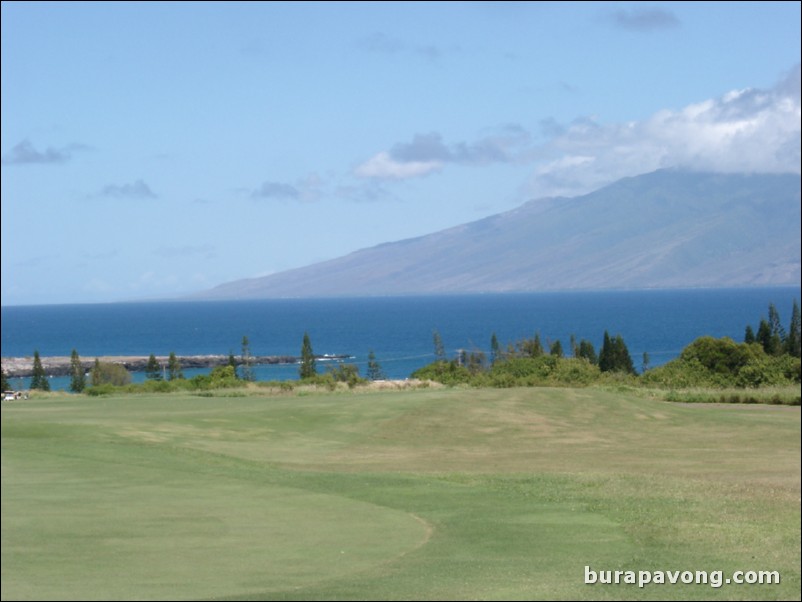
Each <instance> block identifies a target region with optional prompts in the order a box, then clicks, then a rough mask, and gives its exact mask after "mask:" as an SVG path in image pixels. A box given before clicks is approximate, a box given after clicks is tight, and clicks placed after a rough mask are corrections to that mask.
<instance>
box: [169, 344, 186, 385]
mask: <svg viewBox="0 0 802 602" xmlns="http://www.w3.org/2000/svg"><path fill="white" fill-rule="evenodd" d="M183 379H184V371H183V370H182V369H181V362H179V361H178V358H177V357H176V355H175V351H171V352H170V357H169V358H168V359H167V380H183Z"/></svg>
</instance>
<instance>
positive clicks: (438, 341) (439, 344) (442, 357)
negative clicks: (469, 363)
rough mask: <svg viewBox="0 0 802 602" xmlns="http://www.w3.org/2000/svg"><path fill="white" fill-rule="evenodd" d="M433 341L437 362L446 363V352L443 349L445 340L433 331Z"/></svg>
mask: <svg viewBox="0 0 802 602" xmlns="http://www.w3.org/2000/svg"><path fill="white" fill-rule="evenodd" d="M432 340H433V342H434V359H435V361H437V362H444V361H446V350H445V347H443V339H442V338H441V337H440V333H439V332H437V331H436V330H434V331H432Z"/></svg>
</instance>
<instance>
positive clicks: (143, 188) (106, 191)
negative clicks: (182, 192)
mask: <svg viewBox="0 0 802 602" xmlns="http://www.w3.org/2000/svg"><path fill="white" fill-rule="evenodd" d="M100 196H102V197H108V198H114V199H155V198H158V196H157V195H156V194H155V193H154V192H153V191H152V190H151V189H150V186H148V185H147V184H145V182H144V181H143V180H137V181H136V182H134V183H133V184H107V185H106V186H104V187H103V190H101V191H100Z"/></svg>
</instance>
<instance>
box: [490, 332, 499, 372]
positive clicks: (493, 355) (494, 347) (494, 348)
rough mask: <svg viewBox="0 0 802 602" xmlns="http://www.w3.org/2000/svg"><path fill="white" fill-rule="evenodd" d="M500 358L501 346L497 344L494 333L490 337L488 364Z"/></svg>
mask: <svg viewBox="0 0 802 602" xmlns="http://www.w3.org/2000/svg"><path fill="white" fill-rule="evenodd" d="M500 358H501V347H500V346H499V344H498V338H497V337H496V333H495V332H494V333H493V336H492V337H490V364H491V365H492V364H495V363H496V362H497V361H498V360H499V359H500Z"/></svg>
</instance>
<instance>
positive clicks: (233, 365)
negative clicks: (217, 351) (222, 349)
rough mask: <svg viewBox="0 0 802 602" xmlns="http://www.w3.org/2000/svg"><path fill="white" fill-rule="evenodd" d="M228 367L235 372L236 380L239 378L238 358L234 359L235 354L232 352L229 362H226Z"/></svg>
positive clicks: (229, 355) (229, 353) (230, 352)
mask: <svg viewBox="0 0 802 602" xmlns="http://www.w3.org/2000/svg"><path fill="white" fill-rule="evenodd" d="M226 366H230V367H231V368H232V369H233V370H234V378H239V375H238V374H237V358H235V357H234V353H233V352H232V351H229V352H228V361H227V362H226Z"/></svg>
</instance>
